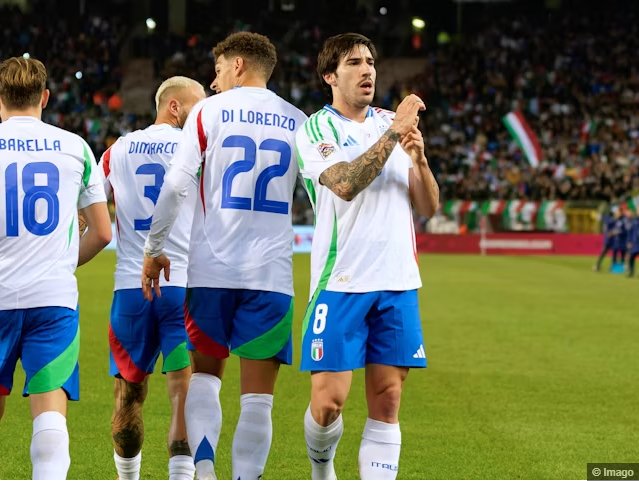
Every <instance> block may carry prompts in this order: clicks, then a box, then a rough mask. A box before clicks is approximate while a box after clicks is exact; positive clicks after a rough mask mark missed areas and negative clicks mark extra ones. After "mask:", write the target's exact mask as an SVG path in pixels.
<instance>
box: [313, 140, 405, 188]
mask: <svg viewBox="0 0 639 481" xmlns="http://www.w3.org/2000/svg"><path fill="white" fill-rule="evenodd" d="M398 141H399V134H398V133H397V132H395V131H394V130H393V129H388V130H387V131H386V132H384V134H383V135H382V136H381V137H380V139H379V140H378V141H377V142H376V143H375V144H373V145H372V146H371V148H370V149H368V150H367V151H366V152H364V153H363V154H362V155H360V156H359V157H357V158H356V159H355V160H353V161H352V162H338V163H337V164H335V165H332V166H331V167H329V168H328V169H326V170H325V171H324V172H322V174H321V175H320V178H319V180H320V183H321V184H322V185H325V186H326V187H328V188H329V189H331V190H332V191H333V192H334V193H335V194H336V195H337V196H338V197H340V198H341V199H344V200H346V201H350V200H353V199H354V198H355V196H356V195H357V194H359V193H360V192H361V191H362V190H364V189H365V188H366V187H368V186H369V185H370V183H371V182H373V180H375V178H376V177H377V176H378V175H379V173H380V172H381V171H382V168H383V167H384V165H385V164H386V161H387V160H388V158H389V157H390V154H391V152H392V151H393V149H394V148H395V146H396V145H397V142H398Z"/></svg>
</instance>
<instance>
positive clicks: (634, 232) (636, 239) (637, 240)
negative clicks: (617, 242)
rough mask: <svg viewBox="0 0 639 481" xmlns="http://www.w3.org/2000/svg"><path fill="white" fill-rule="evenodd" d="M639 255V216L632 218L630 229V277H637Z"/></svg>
mask: <svg viewBox="0 0 639 481" xmlns="http://www.w3.org/2000/svg"><path fill="white" fill-rule="evenodd" d="M637 255H639V214H635V215H634V216H632V217H631V218H630V228H629V229H628V277H633V276H634V275H635V259H636V258H637Z"/></svg>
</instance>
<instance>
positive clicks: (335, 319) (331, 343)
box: [301, 290, 426, 372]
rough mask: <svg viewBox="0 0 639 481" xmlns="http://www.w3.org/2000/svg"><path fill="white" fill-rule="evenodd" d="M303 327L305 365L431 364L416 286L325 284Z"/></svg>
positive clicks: (318, 367)
mask: <svg viewBox="0 0 639 481" xmlns="http://www.w3.org/2000/svg"><path fill="white" fill-rule="evenodd" d="M303 329H304V331H303V332H302V363H301V370H302V371H335V372H341V371H352V370H353V369H358V368H361V367H364V366H365V365H366V364H384V365H388V366H398V367H426V351H425V350H424V340H423V336H422V326H421V320H420V316H419V307H418V302H417V291H416V290H410V291H375V292H366V293H349V292H335V291H326V290H321V291H319V292H318V294H317V295H315V296H313V299H312V300H311V302H310V303H309V305H308V307H307V309H306V316H305V317H304V327H303Z"/></svg>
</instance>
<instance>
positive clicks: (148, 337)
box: [100, 77, 206, 479]
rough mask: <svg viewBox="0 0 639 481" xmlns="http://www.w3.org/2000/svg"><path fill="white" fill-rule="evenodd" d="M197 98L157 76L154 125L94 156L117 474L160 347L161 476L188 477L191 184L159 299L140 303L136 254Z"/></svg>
mask: <svg viewBox="0 0 639 481" xmlns="http://www.w3.org/2000/svg"><path fill="white" fill-rule="evenodd" d="M205 97H206V94H205V93H204V88H203V87H202V85H201V84H199V83H198V82H196V81H195V80H192V79H190V78H187V77H171V78H169V79H168V80H165V81H164V82H163V83H162V84H161V85H160V87H159V88H158V90H157V93H156V95H155V104H156V110H157V116H156V119H155V123H154V124H153V125H151V126H149V127H147V128H146V129H144V130H136V131H134V132H131V133H130V134H127V135H125V136H124V137H121V138H120V139H118V141H117V142H116V143H115V144H113V145H112V146H111V147H110V148H109V149H108V150H107V151H106V152H105V153H104V154H103V156H102V159H101V161H100V167H101V172H103V174H104V178H105V181H104V185H105V190H106V191H107V194H109V195H110V196H111V197H112V198H113V199H114V200H115V201H116V203H115V215H116V223H117V224H116V225H117V241H118V242H117V263H116V269H115V287H114V290H115V292H114V293H113V303H112V305H111V323H110V327H109V345H110V347H111V375H113V376H115V388H114V394H115V407H114V410H113V419H112V425H111V434H112V437H113V446H114V454H113V457H114V460H115V466H116V469H117V471H118V476H119V478H120V479H139V477H140V465H141V458H142V451H141V449H142V442H143V440H144V423H143V419H142V405H143V403H144V400H145V398H146V394H147V391H148V374H150V373H152V372H153V367H154V366H155V363H156V361H157V358H158V356H159V354H160V351H162V356H163V365H162V372H163V373H165V374H166V380H167V384H168V394H169V400H170V402H171V425H170V428H169V436H168V450H169V479H193V474H194V471H195V467H194V465H193V458H192V457H191V453H190V451H189V446H188V443H187V440H186V426H185V422H184V400H185V398H186V392H187V389H188V384H189V378H190V376H191V368H190V362H189V356H188V352H187V350H186V331H185V329H184V298H185V293H186V268H187V264H188V259H187V258H188V247H189V236H190V232H191V224H192V223H193V210H194V208H195V188H196V184H195V182H193V183H192V185H191V186H190V187H189V188H190V190H191V191H192V194H191V195H190V198H189V200H188V201H187V202H185V204H184V205H183V207H182V209H181V211H180V215H179V218H178V220H177V222H176V223H175V226H174V227H173V229H172V230H171V232H170V233H169V235H168V238H167V242H166V252H167V254H168V255H169V256H171V259H172V260H173V264H172V267H173V272H172V274H173V275H172V276H171V280H170V281H169V282H167V284H166V286H164V288H163V291H162V294H163V295H162V297H155V298H154V299H153V301H152V302H151V303H148V302H146V300H145V299H144V296H143V294H142V289H141V288H140V272H141V271H142V261H141V255H140V254H141V253H142V252H143V248H144V240H145V238H146V235H147V233H148V231H149V228H150V227H151V216H152V214H153V207H154V205H155V202H156V201H157V199H158V195H159V193H160V188H161V186H162V182H163V181H164V174H165V172H166V170H167V169H168V166H169V161H170V160H171V157H172V156H173V154H174V152H175V150H176V148H177V145H178V143H179V142H180V140H181V138H182V127H183V126H184V123H185V122H186V118H187V116H188V114H189V111H190V110H191V108H192V107H193V105H195V104H196V103H197V102H198V101H200V100H202V99H203V98H205Z"/></svg>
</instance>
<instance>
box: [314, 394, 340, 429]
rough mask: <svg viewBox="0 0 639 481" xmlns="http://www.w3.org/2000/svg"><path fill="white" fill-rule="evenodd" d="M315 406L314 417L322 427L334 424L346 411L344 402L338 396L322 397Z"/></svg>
mask: <svg viewBox="0 0 639 481" xmlns="http://www.w3.org/2000/svg"><path fill="white" fill-rule="evenodd" d="M314 404H315V405H314V406H312V411H313V417H314V418H315V420H316V421H317V423H318V424H320V425H321V426H328V425H329V424H332V423H333V422H334V421H335V420H336V419H337V418H338V417H339V415H340V414H342V410H343V409H344V401H343V400H342V399H340V398H338V397H336V396H325V397H321V398H319V399H318V400H317V402H315V403H314Z"/></svg>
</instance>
